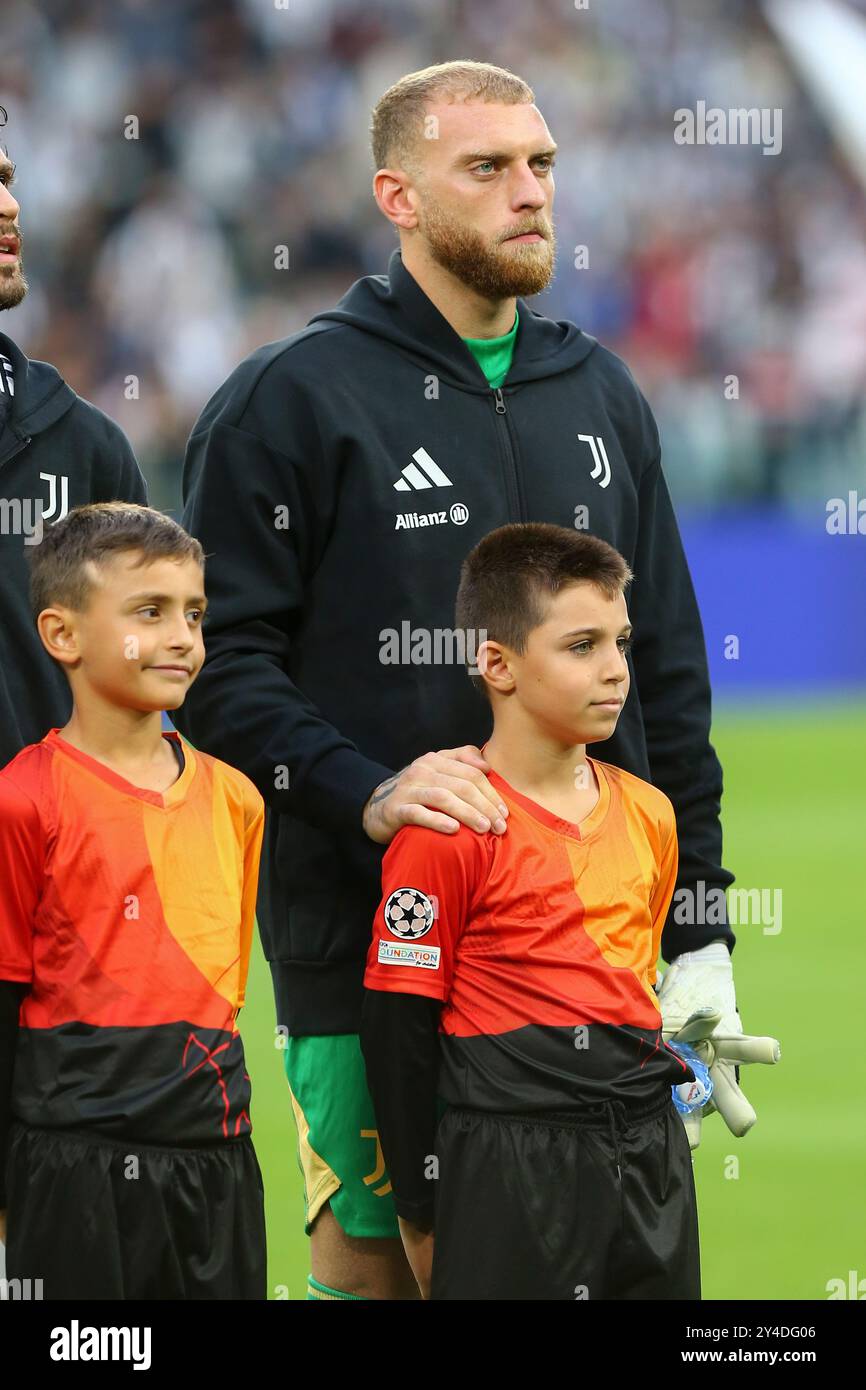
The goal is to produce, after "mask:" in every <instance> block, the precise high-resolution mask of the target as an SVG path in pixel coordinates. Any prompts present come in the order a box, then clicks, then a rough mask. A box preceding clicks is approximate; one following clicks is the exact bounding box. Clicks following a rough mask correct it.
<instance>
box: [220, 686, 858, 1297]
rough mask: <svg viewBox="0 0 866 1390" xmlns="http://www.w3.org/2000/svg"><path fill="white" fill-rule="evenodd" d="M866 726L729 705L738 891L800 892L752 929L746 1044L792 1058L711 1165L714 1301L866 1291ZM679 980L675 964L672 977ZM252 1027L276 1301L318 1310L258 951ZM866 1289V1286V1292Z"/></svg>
mask: <svg viewBox="0 0 866 1390" xmlns="http://www.w3.org/2000/svg"><path fill="white" fill-rule="evenodd" d="M864 713H866V708H864V704H863V703H862V701H861V702H859V703H857V702H855V701H854V700H851V701H838V702H835V703H833V704H810V705H792V704H790V703H782V704H780V703H778V702H776V701H774V700H772V699H769V698H768V700H767V701H766V703H765V704H763V705H750V706H749V707H748V708H743V709H737V708H736V707H730V706H728V707H725V706H720V705H718V704H717V707H716V710H715V716H714V723H713V743H714V746H715V748H716V750H717V752H718V754H719V757H720V759H721V762H722V766H723V768H724V773H725V793H724V800H723V803H722V815H723V825H724V833H725V863H726V865H727V866H728V867H729V868H730V869H731V870H732V871H733V873H735V874H736V878H737V882H736V885H735V886H736V887H739V888H765V889H769V890H771V892H772V890H773V889H781V890H782V928H781V930H780V931H779V932H778V933H776V934H771V933H767V932H764V931H763V929H762V926H761V925H760V924H751V923H749V922H743V923H741V924H740V925H739V926H738V927H735V931H736V934H737V946H736V949H735V951H734V957H733V959H734V974H735V979H736V982H737V1001H738V1004H739V1009H740V1013H741V1016H742V1018H743V1026H744V1028H745V1030H746V1032H751V1033H760V1034H765V1033H767V1034H771V1035H772V1036H774V1037H777V1038H779V1040H780V1041H781V1044H782V1060H781V1062H780V1063H779V1065H778V1066H777V1067H758V1066H751V1067H744V1068H742V1069H741V1073H740V1079H741V1083H742V1085H743V1089H744V1090H745V1092H746V1094H747V1096H748V1097H749V1099H750V1100H751V1101H752V1103H753V1105H754V1106H755V1109H756V1110H757V1112H758V1120H757V1123H756V1125H755V1126H754V1128H753V1129H752V1130H751V1132H750V1133H749V1134H748V1135H747V1136H746V1137H745V1138H743V1139H741V1140H737V1139H734V1138H733V1136H732V1135H731V1134H730V1133H729V1131H728V1130H727V1128H726V1127H725V1126H724V1124H723V1122H722V1120H721V1119H720V1117H719V1116H718V1115H713V1116H711V1117H710V1118H709V1119H708V1120H707V1121H706V1122H705V1124H704V1127H703V1138H702V1142H701V1145H700V1147H699V1149H698V1150H697V1151H696V1154H695V1176H696V1182H697V1190H698V1200H699V1205H700V1226H701V1252H702V1265H703V1293H704V1298H706V1299H716V1298H734V1299H769V1300H773V1299H786V1298H802V1299H825V1298H827V1296H828V1293H827V1282H828V1280H831V1279H834V1278H838V1279H843V1280H845V1282H846V1284H847V1282H848V1279H849V1271H851V1270H855V1271H857V1278H859V1279H866V1204H864V1202H863V1200H862V1189H863V1173H864V1163H866V1106H864V1084H863V1074H864V1064H863V1060H862V1052H861V1041H862V1040H861V1038H860V1035H859V1023H860V1021H861V1019H862V1017H863V978H864V968H866V959H864V954H866V953H864V936H866V922H864V920H863V907H862V904H863V890H862V876H863V870H864V862H866V796H864V786H866V719H864ZM660 968H661V969H664V968H665V966H664V962H663V961H662V962H660ZM247 998H248V1003H247V1007H246V1008H245V1009H244V1011H243V1013H242V1015H241V1019H240V1026H241V1032H242V1035H243V1038H244V1044H245V1047H246V1054H247V1061H248V1066H249V1070H250V1075H251V1077H252V1084H253V1124H254V1138H255V1143H256V1149H257V1152H258V1155H259V1162H260V1163H261V1167H262V1172H263V1175H264V1181H265V1192H266V1199H267V1218H268V1246H269V1288H270V1297H272V1298H273V1297H282V1298H286V1297H288V1298H290V1299H303V1298H305V1297H306V1276H307V1273H308V1270H309V1265H308V1245H309V1242H308V1240H307V1238H306V1236H305V1235H304V1231H303V1198H302V1193H301V1180H300V1173H299V1171H298V1164H297V1157H296V1142H295V1129H294V1123H293V1120H292V1115H291V1107H290V1104H289V1097H288V1091H287V1088H286V1083H285V1079H284V1074H283V1069H282V1058H281V1055H280V1053H279V1052H278V1051H277V1050H276V1048H275V1045H274V1038H275V1034H274V1022H275V1020H274V1009H273V999H272V994H271V987H270V972H269V971H268V967H267V965H266V963H265V961H264V959H263V957H262V954H261V948H260V947H259V945H258V943H256V947H255V951H254V956H253V961H252V964H251V970H250V983H249V989H248V994H247ZM864 1287H866V1286H864Z"/></svg>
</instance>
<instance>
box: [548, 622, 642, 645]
mask: <svg viewBox="0 0 866 1390" xmlns="http://www.w3.org/2000/svg"><path fill="white" fill-rule="evenodd" d="M633 632H634V628H633V627H632V625H631V623H626V624H625V626H624V627H623V628H622V630H621V631H620V634H619V635H620V637H630V636H631V634H632V633H633ZM604 635H605V629H604V628H603V627H579V628H576V629H575V631H574V632H564V633H563V635H562V637H563V641H565V639H566V637H604Z"/></svg>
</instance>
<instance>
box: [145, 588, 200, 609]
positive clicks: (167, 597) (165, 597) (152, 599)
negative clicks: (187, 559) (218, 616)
mask: <svg viewBox="0 0 866 1390" xmlns="http://www.w3.org/2000/svg"><path fill="white" fill-rule="evenodd" d="M145 599H146V600H147V601H148V603H171V602H172V595H171V594H150V593H147V592H145V593H142V594H130V596H129V598H128V599H127V603H142V602H143V601H144V600H145ZM187 603H188V604H194V605H195V607H196V608H207V599H206V598H205V596H204V594H194V595H193V597H192V598H190V599H187Z"/></svg>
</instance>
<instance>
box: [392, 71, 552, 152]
mask: <svg viewBox="0 0 866 1390" xmlns="http://www.w3.org/2000/svg"><path fill="white" fill-rule="evenodd" d="M439 101H447V102H452V103H453V102H466V101H489V102H499V103H501V104H502V105H504V106H519V105H521V104H523V103H524V102H525V103H532V102H534V101H535V94H534V92H533V90H532V88H531V87H530V86H529V85H528V84H527V83H526V82H524V81H523V79H522V78H521V77H517V76H516V75H515V74H514V73H513V72H509V71H508V70H507V69H506V68H497V67H494V65H493V64H492V63H476V62H473V61H472V60H471V59H468V58H467V59H460V60H457V61H454V62H450V63H435V64H434V65H433V66H432V67H429V68H421V69H420V70H419V71H418V72H409V73H407V74H406V76H405V77H401V78H400V81H399V82H395V83H394V85H393V87H389V88H388V90H387V92H385V93H384V95H383V96H381V97H380V98H379V101H378V102H377V103H376V106H375V107H374V108H373V124H372V126H371V128H370V135H371V143H372V146H373V163H374V166H375V168H376V169H394V168H399V169H405V170H406V172H407V173H409V174H411V175H412V177H413V178H415V179H417V178H419V177H420V176H421V175H422V172H423V163H424V156H423V153H422V151H423V148H424V144H425V143H426V141H425V136H424V118H425V116H426V115H427V107H428V106H429V105H431V104H433V103H434V102H439Z"/></svg>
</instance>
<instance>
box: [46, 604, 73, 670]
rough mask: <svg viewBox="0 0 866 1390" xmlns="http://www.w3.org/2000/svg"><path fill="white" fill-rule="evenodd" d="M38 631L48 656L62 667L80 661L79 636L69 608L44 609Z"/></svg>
mask: <svg viewBox="0 0 866 1390" xmlns="http://www.w3.org/2000/svg"><path fill="white" fill-rule="evenodd" d="M36 630H37V632H38V633H39V637H40V640H41V642H42V645H43V647H44V648H45V650H46V651H47V653H48V655H49V656H50V657H51V658H52V659H53V660H54V661H58V662H59V663H60V664H61V666H66V665H71V664H72V662H73V661H77V660H78V655H79V652H78V634H77V632H76V631H75V624H74V622H73V621H72V613H71V610H70V609H68V608H43V610H42V612H41V613H40V614H39V616H38V618H37V619H36Z"/></svg>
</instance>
